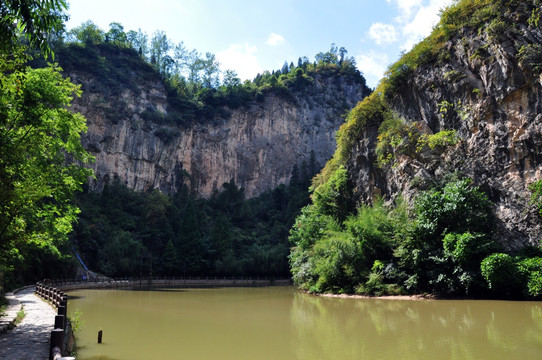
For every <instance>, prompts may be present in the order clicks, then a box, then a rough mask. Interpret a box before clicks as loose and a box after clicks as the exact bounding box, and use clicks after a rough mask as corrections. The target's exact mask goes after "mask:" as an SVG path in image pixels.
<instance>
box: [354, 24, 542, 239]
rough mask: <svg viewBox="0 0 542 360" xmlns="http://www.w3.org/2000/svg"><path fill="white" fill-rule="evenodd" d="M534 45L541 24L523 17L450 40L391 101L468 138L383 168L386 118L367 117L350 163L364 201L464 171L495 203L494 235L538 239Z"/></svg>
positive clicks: (540, 147)
mask: <svg viewBox="0 0 542 360" xmlns="http://www.w3.org/2000/svg"><path fill="white" fill-rule="evenodd" d="M533 44H542V31H541V28H540V27H529V26H528V25H527V24H522V23H518V24H517V26H516V30H515V31H509V32H506V33H505V34H502V36H501V37H500V38H499V39H498V40H495V39H488V38H487V34H483V33H481V34H478V35H476V33H472V34H464V37H462V38H461V39H459V38H456V39H453V40H451V41H449V42H447V43H446V46H445V48H444V49H443V50H442V51H443V52H444V54H443V55H444V56H447V60H446V61H444V62H441V63H440V64H428V65H426V66H423V67H421V68H419V69H417V70H415V71H414V73H413V74H412V76H409V77H408V78H407V80H406V81H405V82H404V83H403V84H401V86H400V89H399V90H398V91H397V92H396V96H395V97H394V98H393V99H391V100H390V101H389V102H390V106H391V108H392V109H393V111H395V112H396V114H397V115H398V116H400V117H403V118H404V119H406V120H407V121H410V122H419V124H420V126H421V128H422V130H423V131H424V132H427V133H430V134H431V133H436V132H438V131H440V130H445V129H455V130H457V134H458V135H459V137H460V142H459V143H458V144H457V145H455V146H451V147H449V148H448V149H446V150H445V151H426V152H425V153H421V154H418V155H417V156H406V155H404V156H398V157H397V158H396V159H395V162H394V163H393V164H392V165H390V166H385V167H383V168H379V167H378V166H376V156H375V152H374V150H375V146H376V141H377V135H378V127H379V125H380V123H379V122H375V123H369V124H367V126H366V128H365V134H364V135H363V137H362V139H361V141H359V142H358V143H357V144H356V146H355V148H354V149H352V152H351V154H352V156H351V157H350V160H349V164H348V168H349V174H350V178H351V181H352V182H353V183H354V186H355V190H356V198H357V199H359V201H360V202H370V201H371V199H372V198H373V196H374V195H375V194H384V195H386V196H387V197H388V198H394V197H396V196H398V195H399V194H401V195H402V196H404V197H406V198H407V199H410V200H412V199H413V198H414V197H415V196H416V194H417V193H418V191H419V190H420V186H419V184H422V183H424V181H425V182H428V181H430V180H431V179H435V178H439V177H442V176H444V175H445V174H449V173H452V172H455V171H458V172H460V173H462V174H464V175H466V176H468V177H470V178H472V179H473V180H474V182H475V184H476V185H479V186H481V187H482V189H483V190H485V191H486V192H487V194H488V196H489V197H490V199H491V200H492V201H493V202H494V204H495V206H494V209H493V210H494V213H495V216H496V219H497V222H496V228H495V235H496V237H497V238H498V239H499V240H501V242H502V243H503V244H504V245H505V246H507V247H510V248H515V247H520V246H523V245H525V244H539V243H540V242H541V241H542V223H541V221H540V218H539V217H538V216H537V214H536V211H535V210H534V209H533V207H532V206H531V205H530V204H529V199H530V191H529V190H528V185H529V184H530V183H531V182H533V181H535V180H538V179H541V178H542V76H541V75H539V73H536V72H535V71H533V69H532V68H531V67H530V66H529V65H528V64H526V63H522V61H520V57H519V56H518V54H519V52H520V49H521V48H522V47H523V46H525V45H527V46H529V45H533ZM445 102H447V105H446V103H445ZM444 108H446V109H444ZM444 110H447V111H444Z"/></svg>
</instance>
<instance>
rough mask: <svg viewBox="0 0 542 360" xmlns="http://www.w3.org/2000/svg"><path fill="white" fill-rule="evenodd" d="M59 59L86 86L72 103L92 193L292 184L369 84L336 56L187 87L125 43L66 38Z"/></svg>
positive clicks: (328, 148)
mask: <svg viewBox="0 0 542 360" xmlns="http://www.w3.org/2000/svg"><path fill="white" fill-rule="evenodd" d="M57 58H58V61H59V63H60V64H61V66H62V67H63V68H64V70H65V72H66V74H67V75H68V76H69V77H70V78H71V79H72V81H74V82H75V83H79V84H81V85H82V90H83V96H82V97H81V98H80V99H76V100H75V101H74V106H73V109H74V110H75V111H78V112H81V113H82V114H83V115H84V116H85V117H86V118H87V121H88V127H89V131H88V133H87V134H86V135H84V136H83V143H84V145H85V147H86V148H87V149H89V150H90V151H91V152H92V154H93V155H94V156H95V157H96V163H95V164H94V165H93V168H94V170H95V173H96V180H94V181H92V182H91V188H92V189H94V190H98V191H100V190H101V189H102V188H103V186H104V184H106V183H108V182H111V181H112V180H113V179H115V178H118V179H120V180H121V182H122V183H124V184H126V185H127V186H128V187H129V188H131V189H134V190H137V191H144V190H148V189H152V188H158V189H160V190H162V191H165V192H175V191H177V190H178V189H179V186H180V184H182V183H183V182H189V183H190V185H191V187H192V188H193V189H194V190H195V191H196V192H198V193H200V194H201V195H203V196H209V195H210V194H211V193H212V192H213V191H214V190H219V189H220V188H221V186H222V184H224V183H227V182H229V181H230V180H232V179H233V180H234V182H235V183H236V184H237V185H238V186H241V187H243V188H244V189H245V192H246V194H247V196H249V197H251V196H254V195H258V194H260V193H262V192H264V191H266V190H269V189H272V188H274V187H276V186H278V185H279V184H288V182H289V180H290V176H291V173H292V169H293V167H294V166H295V165H297V166H301V164H302V163H303V162H304V161H305V162H308V161H309V156H310V154H311V152H313V153H314V154H315V160H316V163H317V164H319V166H323V164H324V163H325V162H326V161H327V160H328V159H329V158H330V157H331V155H332V154H333V150H334V148H335V146H336V142H335V132H336V131H337V129H338V128H339V126H340V125H341V124H342V123H343V122H344V114H346V113H347V112H348V111H349V110H350V109H351V108H353V107H354V106H355V105H356V104H357V103H358V102H359V101H360V100H361V99H363V98H364V97H365V96H367V95H368V94H369V92H370V90H369V89H368V88H367V87H366V85H365V80H364V79H363V77H362V76H361V75H360V73H359V72H358V71H357V70H356V69H355V67H354V66H353V64H351V63H349V62H347V61H344V62H342V63H340V62H339V61H338V60H337V59H335V60H331V61H328V62H326V61H321V62H320V63H318V64H310V63H307V62H305V63H301V64H300V65H299V66H294V67H292V66H290V67H286V69H285V70H284V71H283V72H280V71H278V72H277V73H276V74H274V75H272V74H269V73H267V74H264V75H260V76H259V78H257V79H255V81H254V82H245V83H243V84H242V83H240V82H234V83H233V85H231V84H230V85H228V86H219V87H213V88H205V87H201V88H198V89H196V90H197V91H196V90H194V89H192V90H190V91H192V93H190V94H188V90H186V87H185V88H183V86H179V85H178V84H177V85H175V83H174V82H172V81H171V79H166V78H164V76H163V75H161V74H160V73H159V72H157V71H156V70H155V69H154V68H153V67H152V66H151V65H150V64H148V63H146V62H145V61H144V60H143V59H142V58H141V57H140V55H139V54H138V53H137V51H135V50H133V49H131V48H126V47H121V46H118V45H115V44H110V43H102V44H98V45H91V44H86V45H83V44H68V45H64V46H63V47H61V48H60V49H59V50H58V51H57ZM290 68H291V69H290ZM181 85H182V84H181ZM183 89H185V90H186V92H183V91H185V90H183Z"/></svg>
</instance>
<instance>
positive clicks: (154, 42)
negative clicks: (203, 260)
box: [54, 21, 370, 125]
mask: <svg viewBox="0 0 542 360" xmlns="http://www.w3.org/2000/svg"><path fill="white" fill-rule="evenodd" d="M54 47H55V52H56V53H57V54H58V56H57V57H58V61H59V63H60V65H61V66H62V67H63V68H64V70H65V72H67V73H70V72H72V71H79V72H86V73H90V74H92V75H93V76H94V77H96V78H97V79H98V80H99V81H98V83H99V85H98V87H99V88H95V89H92V90H91V91H96V92H101V93H104V94H113V95H114V94H119V92H120V91H123V90H124V89H126V88H128V89H130V90H131V91H132V92H134V93H137V92H139V91H140V90H139V89H138V83H139V82H140V81H141V80H143V81H151V80H153V79H161V80H162V81H163V82H164V83H165V85H166V89H167V94H168V109H167V115H166V114H163V113H160V112H157V111H149V112H148V113H146V114H145V116H146V118H147V119H149V120H153V121H156V122H159V123H171V124H178V125H188V124H191V123H193V122H194V121H197V122H202V121H212V120H213V119H215V118H216V117H227V116H228V110H227V109H235V108H238V107H240V106H245V105H248V104H251V103H253V102H255V101H256V102H258V101H263V99H264V95H265V94H266V93H268V92H273V93H275V94H278V95H279V96H281V97H282V98H283V99H285V100H286V101H295V96H294V95H293V94H294V93H299V92H303V91H305V90H307V89H309V88H310V87H311V84H313V82H314V79H315V78H316V77H330V76H340V77H344V78H347V79H348V81H352V82H357V83H360V84H362V85H363V86H366V85H365V79H364V77H363V76H362V75H361V73H360V72H359V70H357V68H356V64H355V60H354V58H352V57H348V56H347V53H348V52H347V50H346V49H345V48H344V47H341V48H338V47H337V46H336V45H335V44H332V45H331V47H330V49H329V50H328V51H326V52H320V53H318V54H316V55H315V59H314V61H313V62H310V61H309V59H308V58H307V57H306V56H303V57H300V58H299V59H298V62H297V64H294V63H293V62H291V63H290V64H288V63H287V62H285V63H284V65H283V66H282V68H281V69H277V70H272V71H265V72H263V73H262V74H258V75H257V76H256V77H255V78H254V79H253V80H252V81H249V80H245V81H244V82H242V81H241V80H240V79H239V77H238V76H237V74H236V73H235V72H234V71H232V70H225V71H222V70H221V69H220V64H219V63H218V61H217V59H216V56H215V55H214V54H211V53H209V52H207V53H205V54H202V53H200V52H198V51H197V50H195V49H193V50H189V49H187V48H186V46H185V45H184V43H183V42H180V43H178V44H174V43H172V42H171V41H170V40H169V39H168V38H167V35H166V34H165V33H164V32H162V31H156V32H155V33H154V34H153V35H152V37H149V36H148V35H147V34H146V33H143V32H141V30H140V31H138V32H136V31H133V30H131V31H128V32H125V31H124V28H123V26H122V25H121V24H119V23H116V22H113V23H111V24H110V29H109V31H104V30H102V29H100V28H98V27H97V26H96V25H95V24H94V23H92V22H91V21H88V22H86V23H83V24H82V25H81V26H79V27H77V28H75V29H72V30H71V31H70V32H68V33H66V34H64V35H62V36H60V37H59V38H57V41H56V42H55V45H54ZM84 90H85V89H84ZM87 91H88V90H87ZM369 91H370V90H369V89H368V88H367V92H369Z"/></svg>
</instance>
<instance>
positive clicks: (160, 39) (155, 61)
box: [150, 31, 171, 75]
mask: <svg viewBox="0 0 542 360" xmlns="http://www.w3.org/2000/svg"><path fill="white" fill-rule="evenodd" d="M170 48H171V43H170V41H169V40H168V38H167V36H166V33H165V32H163V31H155V32H154V34H153V36H152V39H151V48H150V53H151V64H152V65H153V66H154V67H155V68H156V69H157V70H158V72H159V73H160V74H162V75H164V74H166V73H167V67H168V65H170V62H169V61H168V60H166V57H169V56H168V52H169V50H170Z"/></svg>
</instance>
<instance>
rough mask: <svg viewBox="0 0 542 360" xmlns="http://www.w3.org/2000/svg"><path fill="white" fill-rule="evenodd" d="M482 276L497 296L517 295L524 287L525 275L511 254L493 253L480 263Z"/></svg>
mask: <svg viewBox="0 0 542 360" xmlns="http://www.w3.org/2000/svg"><path fill="white" fill-rule="evenodd" d="M480 269H481V272H482V276H483V277H484V279H485V280H486V282H487V285H488V287H489V289H490V290H491V292H492V293H493V294H494V295H497V296H504V297H519V296H520V295H521V294H522V292H523V289H524V287H525V276H524V275H523V273H522V272H521V271H520V269H519V268H518V265H517V263H516V262H515V260H514V258H513V257H512V256H511V255H508V254H503V253H495V254H492V255H489V256H488V257H486V258H485V259H484V260H482V263H481V265H480Z"/></svg>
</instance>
